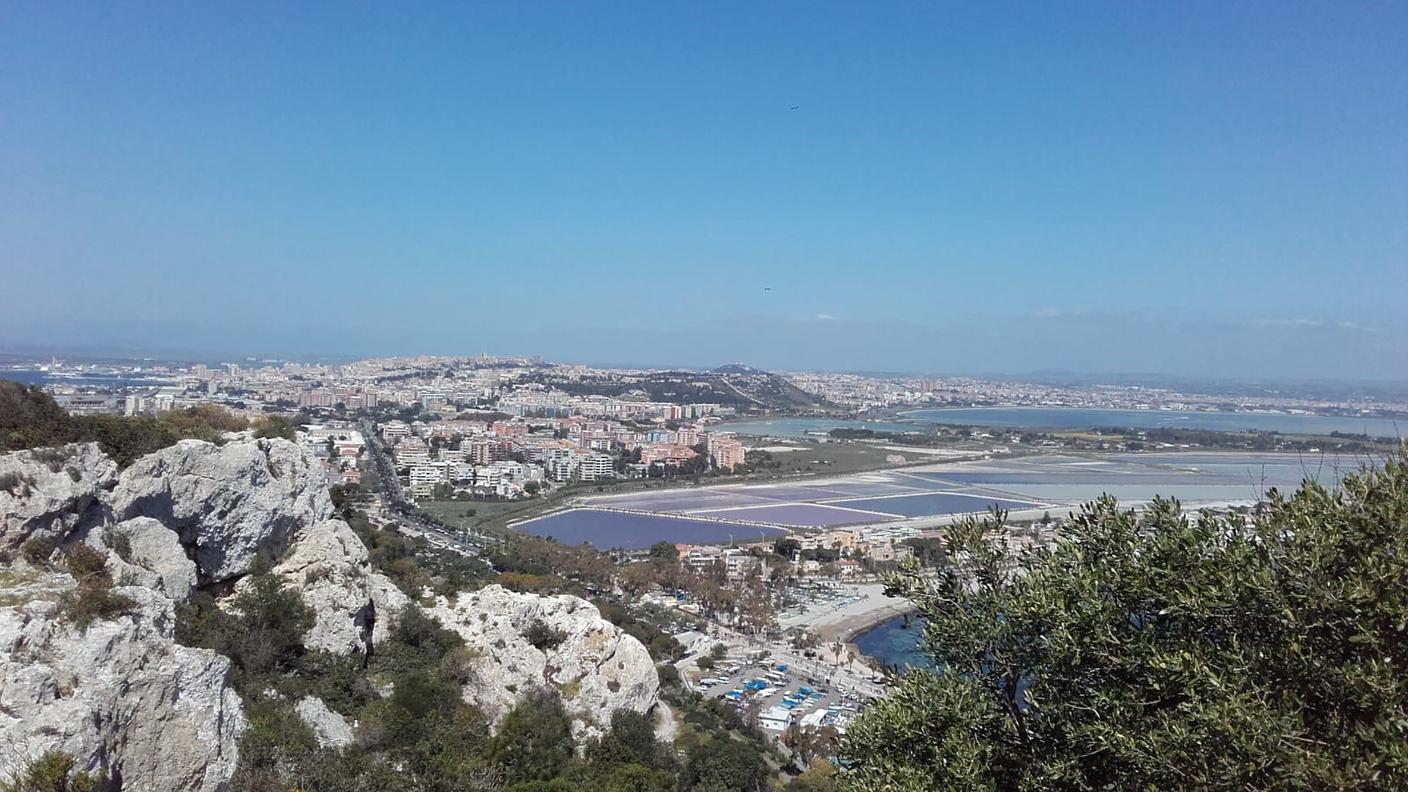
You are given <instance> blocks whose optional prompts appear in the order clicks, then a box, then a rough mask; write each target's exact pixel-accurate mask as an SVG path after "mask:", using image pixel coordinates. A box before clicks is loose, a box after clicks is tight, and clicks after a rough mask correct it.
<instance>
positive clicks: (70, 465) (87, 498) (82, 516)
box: [0, 443, 117, 555]
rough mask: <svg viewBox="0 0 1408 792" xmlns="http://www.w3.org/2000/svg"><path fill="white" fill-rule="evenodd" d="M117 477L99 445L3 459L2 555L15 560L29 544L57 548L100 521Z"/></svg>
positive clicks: (0, 494) (0, 474) (0, 481)
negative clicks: (74, 533)
mask: <svg viewBox="0 0 1408 792" xmlns="http://www.w3.org/2000/svg"><path fill="white" fill-rule="evenodd" d="M116 475H117V465H116V464H115V463H114V462H113V461H112V460H111V459H108V458H107V456H106V455H105V454H103V452H102V450H100V449H99V448H98V445H97V443H75V444H73V445H68V446H62V447H59V448H40V449H35V450H33V451H17V452H15V453H12V454H4V455H0V551H4V552H5V553H7V554H9V555H15V554H16V553H18V552H19V550H20V548H21V547H22V546H23V545H24V543H25V542H27V541H29V540H30V539H39V540H43V541H47V542H49V543H54V544H56V543H58V541H59V540H61V539H62V538H63V537H64V536H66V535H68V534H69V533H70V532H72V531H74V530H75V529H78V528H80V527H82V526H85V525H92V524H95V523H99V522H101V521H102V520H103V519H104V507H103V504H102V502H101V498H102V497H103V496H104V495H106V491H107V490H108V489H111V487H112V486H113V483H114V480H115V476H116Z"/></svg>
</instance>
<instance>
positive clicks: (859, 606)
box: [779, 583, 914, 641]
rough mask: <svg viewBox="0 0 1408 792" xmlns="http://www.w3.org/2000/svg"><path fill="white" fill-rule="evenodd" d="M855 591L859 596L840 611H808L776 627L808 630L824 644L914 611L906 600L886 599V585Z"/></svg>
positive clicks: (785, 620)
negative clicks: (814, 632)
mask: <svg viewBox="0 0 1408 792" xmlns="http://www.w3.org/2000/svg"><path fill="white" fill-rule="evenodd" d="M856 589H857V593H858V594H859V595H860V597H861V598H860V599H859V600H858V601H856V602H852V603H850V604H849V605H846V606H844V607H841V608H822V609H813V610H809V611H807V612H806V613H804V614H802V615H800V616H788V617H787V618H784V619H780V620H779V624H780V626H781V627H782V628H783V629H786V628H788V627H799V626H806V627H810V628H811V629H812V630H814V631H816V633H817V635H819V636H821V639H822V640H823V641H834V640H837V639H840V640H849V639H850V637H851V636H852V635H854V634H855V633H857V632H860V631H862V630H864V629H866V628H867V627H871V626H873V625H876V624H879V623H880V622H883V621H885V620H887V619H890V618H893V617H895V616H899V615H901V614H903V613H906V612H909V611H912V610H914V606H913V605H912V604H911V603H910V602H909V600H906V599H903V598H901V597H887V596H885V586H884V585H883V584H881V583H862V584H860V585H858V586H856Z"/></svg>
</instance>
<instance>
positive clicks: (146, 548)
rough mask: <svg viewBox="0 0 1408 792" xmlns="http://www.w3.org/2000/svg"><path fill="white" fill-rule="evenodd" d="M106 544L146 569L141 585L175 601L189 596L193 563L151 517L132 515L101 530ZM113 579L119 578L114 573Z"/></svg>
mask: <svg viewBox="0 0 1408 792" xmlns="http://www.w3.org/2000/svg"><path fill="white" fill-rule="evenodd" d="M104 533H105V537H106V544H107V545H108V546H109V547H110V548H112V549H114V550H116V551H117V555H118V556H120V557H121V558H122V560H123V561H125V562H127V563H128V564H130V565H132V566H136V567H139V568H141V569H142V570H144V571H145V572H147V573H148V575H149V576H150V577H147V576H143V580H142V585H145V586H147V587H149V588H152V589H155V590H156V591H160V592H161V593H163V594H165V595H166V596H168V597H170V598H171V599H173V600H175V601H176V602H181V601H182V600H184V599H186V597H188V596H190V594H191V591H192V590H194V589H195V586H196V563H195V562H194V561H192V560H191V559H189V558H187V557H186V551H185V549H184V548H182V547H181V542H180V540H179V539H177V537H176V532H175V531H172V530H170V529H169V528H167V527H166V526H164V525H162V524H161V523H159V522H157V521H156V520H153V519H152V518H150V517H133V518H132V519H130V520H124V521H122V522H120V523H118V524H117V525H114V526H112V527H110V528H108V529H107V531H105V532H104ZM114 579H115V580H120V579H121V578H120V577H118V576H116V575H115V576H114Z"/></svg>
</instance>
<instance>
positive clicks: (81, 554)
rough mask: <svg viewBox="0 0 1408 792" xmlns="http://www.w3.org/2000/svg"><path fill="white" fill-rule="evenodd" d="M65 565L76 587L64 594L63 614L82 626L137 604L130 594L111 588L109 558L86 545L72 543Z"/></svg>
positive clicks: (67, 549)
mask: <svg viewBox="0 0 1408 792" xmlns="http://www.w3.org/2000/svg"><path fill="white" fill-rule="evenodd" d="M63 556H64V565H65V566H66V567H67V568H68V572H69V574H70V575H73V578H74V580H75V581H76V582H77V586H75V587H74V589H73V590H71V591H68V592H66V593H65V594H64V596H63V599H62V600H61V605H62V607H63V613H64V615H65V616H66V617H67V618H68V620H69V621H71V622H73V624H74V625H75V626H77V627H78V628H79V629H81V630H82V629H87V628H88V626H89V625H91V624H92V623H93V622H94V621H97V620H99V619H111V618H113V617H115V616H120V615H122V614H124V613H129V612H131V611H132V609H133V608H135V607H136V606H137V603H136V602H135V601H133V600H132V599H131V598H130V597H127V596H124V595H122V594H118V593H116V592H114V591H113V590H112V575H111V574H109V573H108V570H107V559H106V557H105V556H104V555H103V554H102V553H100V552H98V551H97V550H94V549H93V548H92V547H89V546H88V545H86V544H82V543H77V544H72V545H69V546H68V547H67V548H66V549H65V550H64V553H63Z"/></svg>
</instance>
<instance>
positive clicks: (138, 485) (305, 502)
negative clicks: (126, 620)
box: [111, 440, 333, 582]
mask: <svg viewBox="0 0 1408 792" xmlns="http://www.w3.org/2000/svg"><path fill="white" fill-rule="evenodd" d="M111 503H112V512H113V515H114V517H115V518H116V519H118V520H127V519H131V518H133V517H151V518H154V519H156V520H157V521H158V522H160V523H161V524H162V525H165V526H166V527H167V528H170V529H172V530H174V531H176V533H177V535H178V536H179V537H180V540H181V543H182V544H183V545H185V546H187V547H190V548H192V549H193V554H194V557H195V561H196V565H197V567H198V568H199V570H200V574H201V578H202V582H221V581H228V580H232V579H236V578H239V577H240V576H242V575H244V574H246V573H248V572H249V570H250V567H251V566H252V565H253V563H254V559H255V558H256V557H257V556H259V555H260V554H261V553H262V554H264V555H266V556H268V557H270V558H274V559H279V558H282V557H283V556H284V555H285V554H286V553H287V552H288V551H289V548H290V546H291V545H292V544H293V542H294V539H295V537H296V536H297V534H298V532H299V531H300V530H302V529H304V528H306V527H309V526H312V525H316V524H317V523H320V522H322V521H324V520H327V519H329V518H331V517H332V513H333V508H332V500H331V499H330V498H329V497H328V491H327V480H326V477H325V476H324V474H323V472H322V470H321V469H320V468H319V467H318V465H317V463H316V461H315V460H314V459H313V458H312V457H311V456H310V455H309V454H308V453H307V452H305V451H304V450H303V449H301V448H299V447H298V446H297V445H296V444H294V443H291V442H289V441H287V440H254V441H245V442H236V443H228V444H226V445H223V446H217V445H214V444H212V443H206V442H203V441H200V440H183V441H181V442H179V443H177V444H176V445H174V446H171V447H170V448H165V449H162V450H161V451H158V452H156V453H154V454H150V455H148V456H145V457H142V458H141V459H139V460H137V461H136V462H134V463H133V464H132V466H131V467H129V468H127V469H126V470H124V471H123V472H122V474H121V476H120V477H119V479H118V485H117V488H116V490H114V491H113V493H112V498H111Z"/></svg>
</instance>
